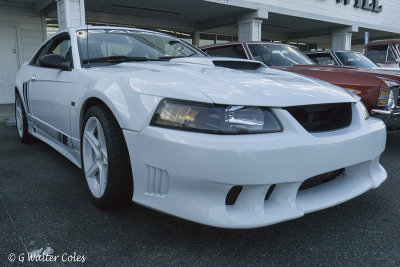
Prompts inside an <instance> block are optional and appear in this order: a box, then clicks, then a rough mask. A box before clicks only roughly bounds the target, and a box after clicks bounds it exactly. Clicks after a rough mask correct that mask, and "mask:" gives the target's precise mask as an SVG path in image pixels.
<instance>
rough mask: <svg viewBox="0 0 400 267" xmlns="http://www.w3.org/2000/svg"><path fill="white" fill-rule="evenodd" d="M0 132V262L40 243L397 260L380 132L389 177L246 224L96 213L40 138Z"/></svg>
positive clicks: (113, 250)
mask: <svg viewBox="0 0 400 267" xmlns="http://www.w3.org/2000/svg"><path fill="white" fill-rule="evenodd" d="M0 137H1V138H0V202H1V203H0V229H1V235H0V265H1V266H3V265H5V264H10V262H9V260H8V257H9V255H10V254H11V253H14V254H16V255H20V254H21V253H26V252H31V251H38V250H39V251H40V249H42V248H43V249H48V250H53V254H54V255H60V256H61V255H63V254H64V253H67V255H81V256H84V257H85V263H84V264H90V265H95V264H96V265H101V266H103V265H106V264H112V265H120V264H129V265H132V264H133V265H167V264H168V265H169V264H171V265H172V264H173V265H257V266H259V265H268V266H270V265H275V266H283V265H295V266H314V265H330V266H360V265H362V266H399V265H400V231H399V229H400V222H399V221H400V220H399V219H400V194H399V192H400V175H399V173H400V164H399V159H400V142H399V141H400V134H391V135H389V137H388V143H387V150H386V152H385V153H384V154H383V157H382V159H381V162H382V164H383V165H384V167H385V168H386V170H387V171H388V173H389V178H388V180H387V181H386V182H385V183H384V184H383V185H382V186H381V187H380V188H378V189H377V190H372V191H369V192H367V193H366V194H364V195H362V196H360V197H358V198H356V199H354V200H352V201H349V202H347V203H344V204H342V205H339V206H336V207H333V208H330V209H327V210H323V211H320V212H316V213H312V214H308V215H306V216H305V217H303V218H300V219H297V220H293V221H289V222H284V223H280V224H277V225H273V226H269V227H263V228H259V229H251V230H224V229H217V228H212V227H207V226H203V225H200V224H196V223H192V222H189V221H185V220H182V219H179V218H175V217H172V216H169V215H165V214H162V213H160V212H156V211H152V210H150V209H147V208H144V207H141V206H138V205H135V204H132V205H131V206H129V207H126V208H122V209H118V210H113V211H103V210H100V209H98V208H96V207H95V206H94V205H93V204H92V203H91V202H90V201H89V199H88V197H87V193H86V189H85V184H84V183H85V181H84V180H83V177H82V175H81V172H80V170H79V169H78V168H76V167H75V166H74V165H73V164H72V163H70V162H69V161H68V160H66V159H64V158H63V156H61V155H60V154H59V153H57V152H56V151H54V150H53V149H52V148H50V147H49V146H48V145H46V144H44V143H42V142H40V141H35V142H33V143H32V144H29V145H23V144H21V143H20V142H19V141H18V139H17V134H16V129H15V128H14V127H6V124H5V121H2V122H0ZM74 253H75V254H74ZM25 261H26V259H25ZM16 262H18V258H17V259H16ZM25 263H26V262H25ZM57 263H58V264H62V263H63V262H61V261H60V260H58V261H57ZM72 263H73V264H75V265H76V264H78V263H77V262H72ZM16 264H17V263H15V262H14V265H16Z"/></svg>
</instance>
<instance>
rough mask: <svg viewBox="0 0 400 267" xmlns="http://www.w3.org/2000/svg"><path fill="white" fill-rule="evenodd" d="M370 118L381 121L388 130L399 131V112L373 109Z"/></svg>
mask: <svg viewBox="0 0 400 267" xmlns="http://www.w3.org/2000/svg"><path fill="white" fill-rule="evenodd" d="M371 116H372V117H375V118H378V119H381V120H383V122H384V123H385V124H386V128H387V129H388V130H397V129H400V110H393V109H373V110H371Z"/></svg>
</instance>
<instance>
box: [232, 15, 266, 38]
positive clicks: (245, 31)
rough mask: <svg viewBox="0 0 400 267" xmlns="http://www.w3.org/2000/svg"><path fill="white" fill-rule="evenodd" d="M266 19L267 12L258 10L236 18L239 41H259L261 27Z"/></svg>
mask: <svg viewBox="0 0 400 267" xmlns="http://www.w3.org/2000/svg"><path fill="white" fill-rule="evenodd" d="M264 19H268V10H267V9H264V8H259V9H257V10H255V11H253V12H250V13H247V14H244V15H241V16H240V17H238V39H239V41H261V25H262V22H263V20H264Z"/></svg>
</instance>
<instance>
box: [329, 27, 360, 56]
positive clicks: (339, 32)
mask: <svg viewBox="0 0 400 267" xmlns="http://www.w3.org/2000/svg"><path fill="white" fill-rule="evenodd" d="M353 32H358V27H355V26H349V27H344V28H340V29H334V30H333V31H332V50H351V37H352V34H353Z"/></svg>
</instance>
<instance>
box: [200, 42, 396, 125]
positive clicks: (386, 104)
mask: <svg viewBox="0 0 400 267" xmlns="http://www.w3.org/2000/svg"><path fill="white" fill-rule="evenodd" d="M201 49H202V50H203V51H205V52H206V53H207V54H208V55H210V56H221V57H233V58H242V59H250V60H257V61H261V62H263V63H264V64H266V65H268V66H269V67H272V68H277V69H281V70H286V71H290V72H294V73H298V74H302V75H307V76H310V77H314V78H317V79H320V80H324V81H326V82H329V83H332V84H335V85H337V86H340V87H343V88H345V89H347V90H349V91H350V92H353V93H355V94H357V95H359V96H360V97H361V99H362V101H363V103H364V104H365V106H366V107H367V109H368V111H369V112H370V114H371V115H372V116H374V117H377V118H380V119H382V120H383V121H384V122H385V123H386V126H387V128H388V129H390V130H396V129H399V128H400V110H399V105H400V103H398V98H399V89H400V75H399V74H393V73H388V72H380V71H377V70H371V69H369V70H368V69H361V68H355V67H344V66H323V65H316V64H315V63H314V61H312V60H311V59H310V58H309V57H307V56H306V55H305V54H304V53H303V52H301V51H300V50H299V49H297V48H296V47H294V46H291V45H286V44H280V43H268V42H233V43H222V44H216V45H209V46H203V47H201Z"/></svg>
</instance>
